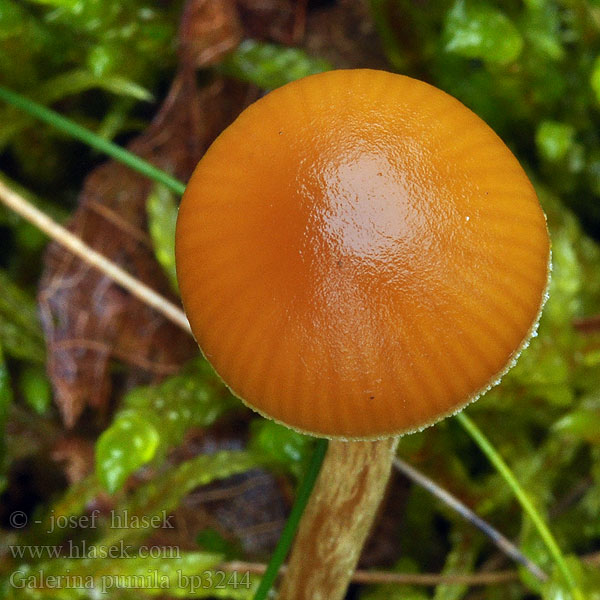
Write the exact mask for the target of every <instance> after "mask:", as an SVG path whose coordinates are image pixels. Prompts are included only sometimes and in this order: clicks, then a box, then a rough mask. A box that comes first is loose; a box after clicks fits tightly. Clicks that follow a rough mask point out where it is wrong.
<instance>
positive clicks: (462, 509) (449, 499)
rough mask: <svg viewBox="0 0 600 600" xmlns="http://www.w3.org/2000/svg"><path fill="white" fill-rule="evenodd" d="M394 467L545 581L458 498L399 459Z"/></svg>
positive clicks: (536, 567)
mask: <svg viewBox="0 0 600 600" xmlns="http://www.w3.org/2000/svg"><path fill="white" fill-rule="evenodd" d="M394 467H396V469H398V470H399V471H400V472H402V473H403V474H404V475H406V477H408V478H409V479H411V480H412V481H414V482H415V483H416V484H418V485H420V486H421V487H422V488H424V489H426V490H427V491H428V492H430V493H431V494H433V495H434V496H435V497H436V498H439V499H440V500H441V501H442V502H444V503H445V504H447V505H448V506H449V507H450V508H452V509H454V510H455V511H456V512H457V513H458V514H459V515H461V516H462V517H464V518H465V519H466V520H467V521H469V523H472V524H473V525H475V527H477V528H478V529H480V530H481V531H482V532H483V533H484V534H485V535H487V536H488V537H489V538H490V539H491V540H492V542H494V544H496V546H498V548H499V549H500V550H501V551H502V552H504V554H506V555H507V556H509V557H510V558H512V559H513V560H515V561H516V562H518V563H519V564H521V565H523V566H524V567H525V568H526V569H527V570H528V571H529V572H531V573H532V574H533V575H534V576H535V577H537V578H538V579H540V580H541V581H547V579H548V575H547V574H546V573H544V571H542V569H540V567H538V566H537V565H536V564H535V563H534V562H532V561H531V560H530V559H529V558H527V557H526V556H525V555H524V554H523V553H522V552H521V551H520V550H519V549H518V548H517V546H515V545H514V544H513V543H512V542H511V541H510V540H509V539H508V538H506V537H505V536H504V535H502V534H501V533H500V532H499V531H498V530H497V529H494V527H492V526H491V525H490V524H489V523H487V522H486V521H484V520H483V519H482V518H481V517H479V516H477V515H476V514H475V513H474V512H473V511H472V510H471V509H470V508H469V507H468V506H466V505H465V504H463V503H462V502H461V501H460V500H459V499H458V498H456V497H455V496H453V495H452V494H450V493H449V492H447V491H446V490H444V489H443V488H441V487H440V486H439V485H438V484H437V483H435V481H433V480H432V479H429V477H427V476H426V475H424V474H423V473H420V472H419V471H417V470H416V469H414V468H413V467H411V466H410V465H409V464H408V463H406V462H404V461H403V460H402V459H400V458H395V459H394Z"/></svg>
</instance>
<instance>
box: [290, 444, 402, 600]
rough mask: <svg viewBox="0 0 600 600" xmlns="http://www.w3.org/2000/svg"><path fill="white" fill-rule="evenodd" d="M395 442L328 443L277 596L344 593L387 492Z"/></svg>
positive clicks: (297, 598) (298, 599) (324, 597)
mask: <svg viewBox="0 0 600 600" xmlns="http://www.w3.org/2000/svg"><path fill="white" fill-rule="evenodd" d="M397 444H398V438H397V437H395V438H387V439H383V440H378V441H374V442H372V441H371V442H357V441H352V442H342V441H338V440H332V441H331V442H330V443H329V448H328V450H327V454H326V456H325V460H324V461H323V466H322V467H321V472H320V473H319V477H318V479H317V481H316V483H315V487H314V490H313V493H312V495H311V497H310V500H309V502H308V505H307V506H306V509H305V511H304V514H303V516H302V520H301V521H300V526H299V528H298V533H297V535H296V539H295V541H294V547H293V549H292V553H291V556H290V560H289V563H288V570H287V572H286V575H285V577H284V580H283V583H282V586H281V590H280V593H279V600H341V599H342V598H343V597H344V595H345V593H346V589H347V588H348V585H349V583H350V579H351V578H352V573H353V572H354V569H355V567H356V563H357V562H358V559H359V556H360V553H361V550H362V547H363V544H364V542H365V540H366V538H367V535H368V533H369V531H370V529H371V525H372V524H373V520H374V518H375V514H376V512H377V509H378V507H379V504H380V502H381V499H382V497H383V494H384V492H385V488H386V485H387V482H388V479H389V477H390V472H391V468H392V459H393V458H394V453H395V450H396V446H397Z"/></svg>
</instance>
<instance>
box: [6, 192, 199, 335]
mask: <svg viewBox="0 0 600 600" xmlns="http://www.w3.org/2000/svg"><path fill="white" fill-rule="evenodd" d="M0 201H2V202H3V203H4V204H5V205H6V206H7V207H8V208H10V209H11V210H13V211H14V212H16V213H17V214H18V215H20V216H21V217H23V218H24V219H25V220H27V221H29V222H30V223H31V224H33V225H35V226H36V227H38V228H39V229H41V230H42V231H43V232H44V233H45V234H46V235H48V236H49V237H50V238H52V239H53V240H54V241H56V242H57V243H59V244H61V246H64V247H65V248H66V249H67V250H69V251H71V252H73V254H75V255H76V256H78V257H79V258H81V259H82V260H84V261H85V262H87V263H88V264H90V265H91V266H93V267H95V268H96V269H98V270H100V271H102V273H103V274H104V275H106V276H107V277H110V278H111V279H112V280H113V281H114V282H115V283H117V284H119V285H120V286H122V287H123V288H125V289H126V290H127V291H128V292H130V293H131V294H133V295H134V296H135V297H136V298H139V299H140V300H141V301H142V302H144V303H146V304H148V305H149V306H151V307H152V308H154V309H155V310H157V311H158V312H160V313H161V314H162V315H164V316H165V317H166V318H167V319H169V320H170V321H172V322H173V323H175V325H178V326H179V327H181V328H182V329H183V330H184V331H187V332H188V333H191V330H190V325H189V323H188V320H187V318H186V316H185V313H184V312H183V311H182V310H181V309H180V308H179V307H178V306H176V305H175V304H173V303H172V302H170V301H169V300H167V299H166V298H164V297H163V296H161V295H160V294H158V293H156V292H155V291H154V290H153V289H151V288H150V287H148V286H147V285H146V284H145V283H142V282H141V281H140V280H139V279H136V278H135V277H132V276H131V275H129V273H127V272H126V271H124V270H123V269H122V268H121V267H119V266H118V265H117V264H115V263H114V262H112V261H110V260H108V259H107V258H106V257H104V256H103V255H102V254H100V253H99V252H96V250H94V249H93V248H91V247H90V246H88V245H87V244H86V243H85V242H83V241H82V240H81V239H80V238H78V237H77V236H76V235H74V234H72V233H71V232H70V231H69V230H67V229H65V228H64V227H63V226H62V225H59V224H58V223H56V221H53V220H52V219H51V218H50V217H49V216H48V215H46V214H45V213H43V212H42V211H41V210H39V209H37V208H36V207H35V206H33V205H32V204H31V203H30V202H29V201H28V200H26V199H25V198H23V197H22V196H21V195H19V194H17V193H16V192H15V191H14V190H11V189H10V188H9V187H8V186H6V185H5V184H4V183H3V182H2V181H0Z"/></svg>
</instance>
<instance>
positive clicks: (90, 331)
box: [39, 0, 245, 427]
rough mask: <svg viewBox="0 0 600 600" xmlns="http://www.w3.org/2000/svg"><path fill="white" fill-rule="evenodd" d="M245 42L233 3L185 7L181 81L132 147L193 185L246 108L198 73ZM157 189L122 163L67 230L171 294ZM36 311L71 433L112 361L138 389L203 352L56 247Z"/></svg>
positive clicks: (88, 186)
mask: <svg viewBox="0 0 600 600" xmlns="http://www.w3.org/2000/svg"><path fill="white" fill-rule="evenodd" d="M240 35H241V34H240V28H239V26H238V23H237V19H236V15H235V13H234V8H233V5H232V3H231V2H230V1H228V0H218V1H209V0H192V1H190V2H188V4H187V5H186V8H185V11H184V17H183V19H182V25H181V29H180V65H179V70H178V74H177V76H176V78H175V80H174V82H173V85H172V87H171V90H170V92H169V94H168V96H167V98H166V100H165V102H164V103H163V105H162V107H161V109H160V111H159V112H158V114H157V116H156V118H155V119H154V120H153V122H152V124H151V125H150V126H149V127H148V129H147V130H146V131H145V132H144V133H143V134H142V135H141V136H140V137H138V138H137V139H135V140H134V141H133V142H132V143H131V144H129V146H128V148H129V150H131V151H132V152H134V153H135V154H137V155H139V156H141V157H143V158H145V159H146V160H148V161H150V162H151V163H153V164H154V165H156V166H157V167H160V168H161V169H164V170H165V171H168V172H170V173H172V174H173V175H175V176H176V177H178V178H179V179H181V180H183V181H185V180H187V178H188V177H189V175H190V174H191V172H192V170H193V168H194V166H195V165H196V163H197V161H198V160H199V158H200V156H201V155H202V153H203V152H204V150H205V149H206V148H207V146H208V145H209V144H210V143H211V142H212V140H213V139H214V138H215V137H216V136H217V135H218V134H219V133H220V131H221V130H222V129H223V128H224V127H225V126H226V125H228V124H229V122H230V121H231V120H232V119H233V118H234V117H235V116H236V115H237V114H238V112H239V111H240V109H241V108H242V107H243V104H244V102H245V98H244V90H243V89H241V88H240V87H239V86H238V87H232V86H231V85H230V84H226V83H225V82H224V81H222V80H215V81H213V82H212V83H211V84H210V85H208V86H206V87H204V88H202V89H200V90H199V89H198V88H197V86H196V80H195V68H196V67H198V66H206V65H208V64H210V63H212V62H214V61H215V60H218V59H219V58H220V57H221V56H222V54H223V53H224V52H226V51H228V50H231V49H232V48H234V47H235V46H236V45H237V44H238V43H239V40H240ZM198 36H201V37H198ZM152 185H153V184H152V182H151V181H150V180H149V179H147V178H145V177H143V176H141V175H139V174H137V173H135V172H134V171H132V170H130V169H128V168H127V167H125V166H123V165H121V164H120V163H116V162H113V161H111V162H108V163H106V164H104V165H102V166H100V167H98V168H97V169H95V170H94V171H93V172H92V173H91V174H90V175H89V176H88V177H87V179H86V181H85V184H84V188H83V191H82V192H81V195H80V197H79V205H78V208H77V210H76V211H75V213H74V215H73V218H72V220H71V222H70V224H69V229H71V231H73V232H75V233H76V234H77V235H78V236H80V237H81V238H82V239H83V240H84V241H85V242H87V243H88V244H89V245H90V246H92V247H93V248H94V249H95V250H97V251H98V252H100V253H102V254H104V255H105V256H107V257H108V258H110V259H111V260H113V261H114V262H116V263H117V264H119V265H120V266H122V267H123V268H124V269H125V270H127V271H128V272H129V273H131V274H132V275H133V276H135V277H137V278H138V279H140V280H141V281H143V282H144V283H146V284H147V285H149V286H151V287H152V288H153V289H155V290H156V291H158V292H159V293H161V294H163V295H165V296H166V297H172V294H171V293H170V291H169V286H168V283H167V281H166V278H165V277H164V275H163V273H162V271H161V269H160V267H159V266H158V264H157V263H156V261H155V259H154V255H153V251H152V249H151V244H150V241H149V238H148V235H147V233H146V216H145V215H146V212H145V203H146V199H147V197H148V194H149V192H150V190H151V188H152ZM39 304H40V311H41V316H42V324H43V328H44V333H45V337H46V343H47V346H48V361H49V362H48V372H49V376H50V378H51V380H52V383H53V387H54V391H55V399H56V402H57V404H58V406H59V408H60V411H61V413H62V417H63V420H64V422H65V424H66V425H67V426H68V427H71V426H73V424H74V423H75V422H76V421H77V419H78V418H79V416H80V415H81V413H82V411H83V410H84V408H85V407H86V406H87V405H90V406H93V407H95V408H99V409H102V410H105V409H106V407H107V401H108V398H109V393H110V389H111V379H110V376H109V372H108V369H109V361H110V359H111V358H112V357H118V358H120V359H121V360H122V361H124V362H125V363H127V364H128V365H130V366H132V367H133V369H128V373H129V374H130V375H131V378H132V379H133V381H134V382H146V381H151V380H155V379H156V378H158V377H161V376H164V375H166V374H168V373H172V372H174V371H176V370H177V368H178V367H179V365H180V364H181V363H182V361H184V360H185V359H187V358H188V357H189V356H190V355H192V354H193V353H194V352H195V351H196V350H195V345H194V343H193V341H192V339H191V338H190V337H189V335H188V334H186V333H184V332H183V331H181V330H179V329H177V328H176V327H175V326H174V325H173V324H171V323H170V322H168V321H166V320H165V319H164V318H163V317H162V316H161V315H159V314H158V313H156V312H155V311H154V310H152V309H150V308H149V307H147V306H145V305H144V304H142V303H141V302H140V301H139V300H137V299H135V298H134V297H132V296H130V295H129V294H128V293H127V292H125V291H124V290H123V289H122V288H120V287H118V286H117V285H115V284H114V283H113V282H112V281H111V280H110V279H108V278H107V277H105V276H104V275H102V274H101V273H100V272H99V271H97V270H95V269H93V268H90V267H89V266H88V265H87V264H86V263H85V262H83V261H81V260H79V259H78V258H75V257H74V256H73V255H71V254H70V253H68V252H66V251H65V250H63V249H62V248H61V247H60V246H58V245H57V244H51V245H50V246H49V247H48V250H47V253H46V257H45V269H44V273H43V277H42V280H41V283H40V289H39ZM130 383H131V382H130Z"/></svg>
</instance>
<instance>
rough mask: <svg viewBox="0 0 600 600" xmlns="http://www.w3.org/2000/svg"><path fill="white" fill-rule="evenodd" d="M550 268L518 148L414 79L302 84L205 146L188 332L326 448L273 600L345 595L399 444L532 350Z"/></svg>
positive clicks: (366, 75) (247, 394) (193, 199)
mask: <svg viewBox="0 0 600 600" xmlns="http://www.w3.org/2000/svg"><path fill="white" fill-rule="evenodd" d="M549 255H550V244H549V239H548V232H547V228H546V220H545V216H544V214H543V212H542V210H541V208H540V205H539V202H538V200H537V197H536V194H535V191H534V189H533V187H532V185H531V183H530V182H529V180H528V179H527V176H526V175H525V173H524V171H523V169H522V168H521V167H520V165H519V163H518V162H517V160H516V159H515V157H514V156H513V155H512V153H511V152H510V150H509V149H508V148H507V147H506V146H505V145H504V144H503V142H502V141H501V140H500V138H499V137H498V136H497V135H496V134H495V133H494V132H493V131H492V130H491V129H490V128H489V127H488V126H487V125H486V124H485V123H484V122H483V121H481V120H480V119H479V118H478V117H477V116H476V115H475V114H474V113H472V112H471V111H470V110H469V109H467V108H466V107H465V106H464V105H462V104H461V103H460V102H458V101H457V100H456V99H454V98H452V97H451V96H449V95H447V94H446V93H444V92H442V91H440V90H438V89H436V88H434V87H432V86H430V85H428V84H426V83H423V82H421V81H417V80H415V79H411V78H409V77H405V76H402V75H397V74H391V73H387V72H383V71H373V70H367V69H358V70H340V71H329V72H326V73H321V74H318V75H313V76H310V77H307V78H304V79H301V80H298V81H296V82H293V83H290V84H288V85H285V86H283V87H281V88H279V89H276V90H274V91H272V92H270V93H269V94H267V95H266V96H265V97H263V98H261V99H260V100H258V101H257V102H255V103H254V104H252V105H251V106H250V107H248V108H247V109H246V110H245V111H244V112H242V114H241V115H240V116H239V117H238V118H237V120H236V121H235V122H234V123H233V124H232V125H231V126H229V127H228V128H227V129H226V130H225V131H224V132H223V133H222V134H221V135H220V136H219V137H218V138H217V140H216V141H215V142H214V143H213V145H212V146H211V147H210V148H209V150H208V151H207V152H206V154H205V156H204V157H203V158H202V160H201V161H200V163H199V164H198V166H197V168H196V170H195V172H194V174H193V176H192V178H191V180H190V182H189V184H188V186H187V190H186V192H185V194H184V197H183V201H182V204H181V208H180V212H179V219H178V223H177V237H176V257H177V273H178V278H179V286H180V289H181V295H182V299H183V304H184V307H185V310H186V313H187V315H188V318H189V321H190V324H191V327H192V331H193V332H194V335H195V337H196V339H197V341H198V343H199V345H200V348H201V349H202V351H203V353H204V355H205V356H206V358H207V359H208V360H209V361H210V363H211V364H212V365H213V367H214V368H215V370H216V371H217V373H219V375H220V376H221V377H222V379H223V381H224V382H225V383H226V384H227V386H229V387H230V389H231V390H232V392H233V393H234V394H235V395H237V396H238V397H239V398H240V399H242V401H243V402H245V403H246V404H247V405H248V406H250V407H251V408H253V409H255V410H256V411H258V412H259V413H261V414H262V415H264V416H266V417H268V418H271V419H274V420H275V421H278V422H280V423H283V424H285V425H287V426H288V427H291V428H293V429H296V430H298V431H301V432H304V433H309V434H313V435H315V436H322V437H327V438H330V440H331V442H330V444H329V449H328V452H327V456H326V458H325V462H324V464H323V468H322V470H321V474H320V476H319V478H318V480H317V483H316V486H315V490H314V492H313V495H312V497H311V500H310V501H309V504H308V506H307V508H306V511H305V514H304V516H303V518H302V522H301V525H300V528H299V531H298V534H297V537H296V541H295V545H294V550H293V551H292V554H291V558H290V561H289V568H288V573H287V576H286V579H285V580H284V582H283V586H282V589H281V591H280V594H281V595H280V597H281V598H285V599H292V598H294V599H299V598H307V599H308V598H310V599H311V600H315V599H317V598H322V599H326V600H336V599H338V598H342V597H343V595H344V592H345V590H346V587H347V585H348V582H349V579H350V576H351V573H352V571H353V569H354V567H355V565H356V562H357V561H358V557H359V553H360V550H361V547H362V545H363V542H364V539H365V538H366V535H367V534H368V531H369V528H370V526H371V524H372V521H373V519H374V516H375V512H376V510H377V507H378V505H379V503H380V500H381V497H382V494H383V492H384V489H385V485H386V482H387V479H388V477H389V473H390V468H391V461H392V458H393V454H394V451H395V447H396V441H397V436H399V435H400V434H404V433H408V432H412V431H416V430H419V429H423V428H424V427H427V426H428V425H432V424H433V423H435V422H437V421H439V420H440V419H443V418H444V417H446V416H448V415H451V414H453V413H456V412H457V411H459V410H461V409H462V408H463V407H465V406H466V405H467V404H468V403H470V402H472V401H473V400H475V399H476V398H478V397H479V396H480V395H481V394H482V393H483V392H485V391H486V390H487V389H489V388H490V387H491V386H492V385H494V384H495V383H497V382H498V380H499V379H500V377H501V376H502V375H503V374H504V373H505V371H507V369H508V368H510V366H511V365H512V364H513V363H514V361H515V359H516V357H517V355H518V354H519V352H520V351H521V350H522V349H523V348H524V347H525V345H526V344H527V342H528V340H529V338H530V337H531V336H532V335H533V333H534V330H535V327H536V324H537V321H538V318H539V315H540V311H541V307H542V304H543V301H544V299H545V295H546V289H547V284H548V277H549Z"/></svg>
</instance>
